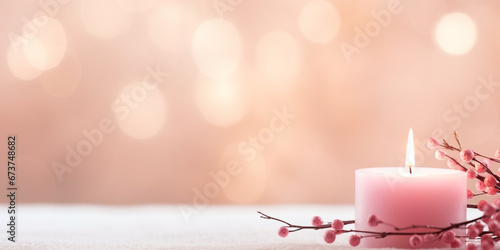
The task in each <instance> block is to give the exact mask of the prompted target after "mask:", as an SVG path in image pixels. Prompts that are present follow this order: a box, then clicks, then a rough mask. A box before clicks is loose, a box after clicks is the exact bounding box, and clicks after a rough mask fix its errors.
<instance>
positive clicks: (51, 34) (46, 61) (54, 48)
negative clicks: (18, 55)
mask: <svg viewBox="0 0 500 250" xmlns="http://www.w3.org/2000/svg"><path fill="white" fill-rule="evenodd" d="M66 40H67V38H66V32H65V30H64V28H63V26H62V25H61V23H60V22H59V21H57V20H56V19H52V18H48V21H47V24H46V25H45V26H44V27H43V28H40V29H39V30H38V32H37V33H36V36H35V37H34V38H31V39H29V42H28V43H26V44H25V45H24V46H22V47H23V48H22V50H23V51H24V54H25V55H26V59H27V60H28V62H29V63H30V64H31V65H32V66H33V67H35V68H37V69H40V70H47V69H51V68H54V67H56V66H57V65H58V64H59V62H60V61H61V59H62V58H63V56H64V53H65V52H66V46H67V41H66Z"/></svg>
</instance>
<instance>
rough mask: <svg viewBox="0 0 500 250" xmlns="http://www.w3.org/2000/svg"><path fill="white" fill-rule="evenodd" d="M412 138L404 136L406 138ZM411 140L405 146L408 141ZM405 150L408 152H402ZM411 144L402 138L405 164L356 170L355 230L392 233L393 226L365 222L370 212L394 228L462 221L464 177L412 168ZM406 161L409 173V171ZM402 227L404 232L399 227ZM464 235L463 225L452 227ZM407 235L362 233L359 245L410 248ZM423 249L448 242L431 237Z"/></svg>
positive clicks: (463, 214) (442, 224)
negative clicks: (369, 235) (372, 225)
mask: <svg viewBox="0 0 500 250" xmlns="http://www.w3.org/2000/svg"><path fill="white" fill-rule="evenodd" d="M410 136H411V137H412V134H411V131H410ZM410 140H411V141H413V138H411V139H410V138H409V141H410ZM410 144H411V145H410ZM409 152H411V155H410V156H409V155H408V153H409ZM413 157H414V156H413V143H408V148H407V163H406V165H407V166H406V167H382V168H365V169H358V170H356V179H355V189H356V190H355V206H356V208H355V210H356V211H355V213H356V215H355V218H356V229H357V230H367V231H376V232H394V231H395V230H394V228H393V227H391V226H388V225H384V224H380V225H378V226H377V227H371V226H369V225H368V218H369V216H370V215H372V214H375V215H376V216H377V217H378V218H379V219H380V220H382V221H384V222H387V223H391V224H393V225H394V226H397V227H407V226H411V225H430V226H437V227H447V226H449V225H450V223H458V222H462V221H465V220H466V209H467V203H466V202H467V197H466V191H467V178H466V174H465V173H464V172H461V171H457V170H452V169H437V168H421V167H415V164H414V160H413V161H412V159H414V158H413ZM410 166H411V172H412V173H410V170H409V169H410ZM417 231H419V232H435V231H436V230H432V229H411V230H408V231H406V232H417ZM399 232H405V231H399ZM456 233H457V234H459V235H464V234H465V230H456ZM409 238H410V236H389V237H386V238H384V239H374V238H364V239H362V240H361V245H360V246H364V247H399V248H410V247H411V246H410V244H409ZM422 247H423V248H430V247H449V244H446V243H443V242H440V241H435V242H433V243H431V244H424V245H423V246H422Z"/></svg>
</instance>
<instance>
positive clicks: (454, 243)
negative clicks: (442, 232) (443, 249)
mask: <svg viewBox="0 0 500 250" xmlns="http://www.w3.org/2000/svg"><path fill="white" fill-rule="evenodd" d="M461 246H462V242H461V241H460V240H459V239H457V238H455V240H454V241H453V242H452V243H450V247H451V248H458V247H461Z"/></svg>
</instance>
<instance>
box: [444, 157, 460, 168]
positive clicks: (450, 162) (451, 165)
mask: <svg viewBox="0 0 500 250" xmlns="http://www.w3.org/2000/svg"><path fill="white" fill-rule="evenodd" d="M446 165H447V166H448V167H449V168H451V169H456V170H462V169H463V168H462V166H460V164H458V162H456V161H455V160H454V159H448V161H446Z"/></svg>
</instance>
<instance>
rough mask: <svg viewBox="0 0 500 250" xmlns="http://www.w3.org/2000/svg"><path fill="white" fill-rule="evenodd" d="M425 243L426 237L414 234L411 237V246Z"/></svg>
mask: <svg viewBox="0 0 500 250" xmlns="http://www.w3.org/2000/svg"><path fill="white" fill-rule="evenodd" d="M423 243H424V239H422V236H420V235H417V234H414V235H412V236H411V237H410V246H412V247H419V246H420V245H422V244H423Z"/></svg>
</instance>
